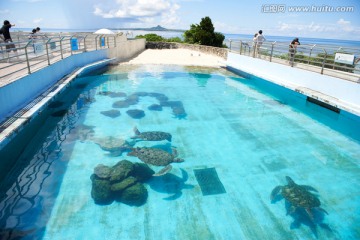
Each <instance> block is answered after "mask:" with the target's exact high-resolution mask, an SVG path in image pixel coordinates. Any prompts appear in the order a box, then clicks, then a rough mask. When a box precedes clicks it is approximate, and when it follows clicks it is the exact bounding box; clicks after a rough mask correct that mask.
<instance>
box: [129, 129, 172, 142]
mask: <svg viewBox="0 0 360 240" xmlns="http://www.w3.org/2000/svg"><path fill="white" fill-rule="evenodd" d="M134 132H135V136H134V137H131V138H132V139H141V140H144V141H162V140H168V141H169V142H171V138H172V136H171V134H170V133H167V132H159V131H150V132H142V133H141V132H140V131H139V130H138V129H137V127H134Z"/></svg>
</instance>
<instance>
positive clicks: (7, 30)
mask: <svg viewBox="0 0 360 240" xmlns="http://www.w3.org/2000/svg"><path fill="white" fill-rule="evenodd" d="M14 26H15V24H11V23H10V22H9V21H8V20H5V21H4V25H3V26H2V28H1V30H0V31H1V32H2V34H3V35H4V39H5V43H9V44H7V45H6V49H7V52H10V51H11V50H13V51H14V52H15V53H16V57H17V58H19V56H18V55H17V49H16V47H15V44H10V43H12V42H13V41H12V39H11V35H10V28H11V27H14ZM8 61H9V58H8Z"/></svg>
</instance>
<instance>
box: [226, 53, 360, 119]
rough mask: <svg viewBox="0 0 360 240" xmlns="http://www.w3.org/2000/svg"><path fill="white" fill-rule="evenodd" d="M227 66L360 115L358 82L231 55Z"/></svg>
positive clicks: (359, 86) (359, 88)
mask: <svg viewBox="0 0 360 240" xmlns="http://www.w3.org/2000/svg"><path fill="white" fill-rule="evenodd" d="M226 65H227V66H228V67H232V68H235V69H237V70H240V71H241V72H244V74H250V75H253V76H256V77H260V78H262V79H265V80H267V81H271V82H274V83H276V84H279V85H282V86H284V87H287V88H289V89H292V90H295V91H298V92H301V93H303V94H305V95H308V96H311V97H315V98H317V99H319V100H321V101H324V102H326V103H329V104H331V105H333V106H336V107H338V108H340V109H343V110H346V111H349V112H351V113H353V114H356V115H358V116H360V84H359V83H357V82H352V81H347V80H344V79H340V78H335V77H331V76H326V75H322V74H320V73H315V72H311V71H307V70H303V69H298V68H293V67H290V66H286V65H282V64H278V63H272V62H268V61H265V60H261V59H258V58H252V57H248V56H242V55H239V54H235V53H231V52H229V54H228V59H227V62H226Z"/></svg>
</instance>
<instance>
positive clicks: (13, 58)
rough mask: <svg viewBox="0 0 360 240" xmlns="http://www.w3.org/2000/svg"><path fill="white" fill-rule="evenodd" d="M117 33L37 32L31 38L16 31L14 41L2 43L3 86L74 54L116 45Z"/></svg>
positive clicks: (0, 55)
mask: <svg viewBox="0 0 360 240" xmlns="http://www.w3.org/2000/svg"><path fill="white" fill-rule="evenodd" d="M118 36H119V35H97V34H88V33H87V34H82V33H76V34H73V35H61V34H48V35H46V36H45V35H36V36H34V37H33V38H32V39H29V35H28V34H27V35H24V34H14V36H13V40H14V42H12V43H4V42H0V86H1V85H4V81H5V82H6V81H11V80H13V79H16V78H18V77H19V76H23V75H26V74H31V73H32V72H34V71H37V70H39V69H41V68H43V67H46V66H49V65H51V64H54V63H55V62H57V61H60V60H62V59H64V58H67V57H69V56H71V55H74V54H78V53H83V52H88V51H95V50H100V49H105V48H111V47H116V45H117V44H118V43H119V39H120V38H119V37H118ZM15 40H16V41H15ZM14 45H15V47H14ZM1 83H2V84H1Z"/></svg>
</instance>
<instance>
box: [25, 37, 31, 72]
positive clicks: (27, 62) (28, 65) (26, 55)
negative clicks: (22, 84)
mask: <svg viewBox="0 0 360 240" xmlns="http://www.w3.org/2000/svg"><path fill="white" fill-rule="evenodd" d="M31 42H32V41H29V42H28V43H27V44H26V46H25V57H26V65H27V69H28V73H29V74H31V71H30V63H29V55H28V51H27V48H28V46H29V45H30V43H31Z"/></svg>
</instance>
